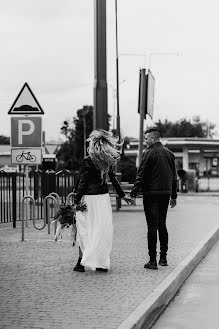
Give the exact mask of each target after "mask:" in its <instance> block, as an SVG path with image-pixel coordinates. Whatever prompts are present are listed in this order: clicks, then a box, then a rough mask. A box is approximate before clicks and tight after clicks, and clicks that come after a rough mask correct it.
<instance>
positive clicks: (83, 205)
mask: <svg viewBox="0 0 219 329" xmlns="http://www.w3.org/2000/svg"><path fill="white" fill-rule="evenodd" d="M75 210H76V211H82V212H84V211H86V210H87V205H86V203H84V202H81V203H79V204H77V205H76V208H75Z"/></svg>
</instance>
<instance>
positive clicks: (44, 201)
mask: <svg viewBox="0 0 219 329" xmlns="http://www.w3.org/2000/svg"><path fill="white" fill-rule="evenodd" d="M52 193H54V192H52ZM57 195H58V194H57ZM48 199H51V200H53V201H54V205H55V210H57V208H58V203H57V198H55V197H54V196H52V195H51V194H49V195H47V196H46V197H45V198H44V200H43V209H44V223H47V221H48V234H50V220H49V218H48V219H47V213H46V210H47V209H48V208H47V206H48V204H47V203H46V202H47V200H48ZM48 217H49V216H48ZM44 227H45V226H44Z"/></svg>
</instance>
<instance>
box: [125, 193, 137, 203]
mask: <svg viewBox="0 0 219 329" xmlns="http://www.w3.org/2000/svg"><path fill="white" fill-rule="evenodd" d="M123 200H124V201H125V202H126V203H127V204H132V205H133V204H135V199H133V198H131V197H130V196H127V195H125V196H124V197H123Z"/></svg>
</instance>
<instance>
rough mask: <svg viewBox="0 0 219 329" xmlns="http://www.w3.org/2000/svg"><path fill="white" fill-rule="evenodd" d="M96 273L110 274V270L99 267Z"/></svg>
mask: <svg viewBox="0 0 219 329" xmlns="http://www.w3.org/2000/svg"><path fill="white" fill-rule="evenodd" d="M96 271H98V272H108V269H107V268H102V267H97V268H96Z"/></svg>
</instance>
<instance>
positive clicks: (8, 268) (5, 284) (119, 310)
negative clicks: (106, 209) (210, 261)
mask: <svg viewBox="0 0 219 329" xmlns="http://www.w3.org/2000/svg"><path fill="white" fill-rule="evenodd" d="M218 207H219V198H218V197H215V196H199V195H197V196H183V195H181V196H179V198H178V206H177V207H176V208H174V209H169V212H168V219H167V225H168V230H169V237H170V241H169V253H168V260H169V266H168V267H160V268H159V270H158V271H150V270H146V269H144V268H143V265H144V264H145V262H146V261H147V259H148V256H147V239H146V234H147V228H146V223H145V217H144V213H143V207H142V200H141V199H140V200H138V202H137V206H126V205H124V206H123V207H122V209H121V210H120V211H119V212H114V213H113V215H114V216H113V217H114V242H113V251H112V254H111V270H110V271H109V272H108V273H96V272H92V271H91V270H87V271H86V272H85V273H77V272H74V271H73V266H74V265H75V263H76V261H77V257H78V252H77V251H78V250H77V248H76V247H74V248H72V246H71V241H70V230H68V229H67V230H65V232H64V236H63V241H62V242H55V241H54V239H53V234H52V233H53V229H52V230H51V235H48V234H47V230H46V228H45V229H44V230H42V231H38V230H36V229H34V228H33V226H32V225H31V226H29V227H28V228H26V227H25V242H21V228H20V227H19V228H16V229H12V228H11V227H12V224H10V225H0V248H1V249H0V277H1V280H0V296H1V297H0V328H1V329H3V328H7V329H8V328H9V329H32V328H34V329H36V328H37V329H39V328H42V329H46V328H57V329H85V328H86V329H91V328H97V329H98V328H102V329H103V328H106V329H108V328H109V329H115V328H117V327H118V326H119V325H120V324H121V323H122V322H123V321H124V320H125V319H126V318H127V317H128V316H129V315H130V313H132V312H133V311H134V310H135V308H136V307H137V306H138V305H139V304H140V303H142V302H143V300H144V299H145V298H147V297H148V296H149V294H150V293H151V292H152V290H153V289H154V288H155V287H156V286H157V285H158V284H160V283H161V282H162V280H163V279H164V278H165V277H166V276H167V275H168V274H169V273H170V272H171V271H172V270H173V269H174V268H175V267H176V266H177V265H178V264H179V263H180V262H181V261H182V260H183V259H184V258H185V257H186V256H187V255H188V254H189V253H190V252H191V251H192V250H193V248H194V247H195V246H196V245H197V244H198V243H199V242H200V241H201V240H202V239H203V238H204V237H205V236H206V234H207V233H208V232H209V231H211V230H212V229H213V228H214V227H215V226H216V225H217V224H218ZM9 226H10V228H9Z"/></svg>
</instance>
